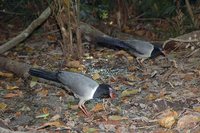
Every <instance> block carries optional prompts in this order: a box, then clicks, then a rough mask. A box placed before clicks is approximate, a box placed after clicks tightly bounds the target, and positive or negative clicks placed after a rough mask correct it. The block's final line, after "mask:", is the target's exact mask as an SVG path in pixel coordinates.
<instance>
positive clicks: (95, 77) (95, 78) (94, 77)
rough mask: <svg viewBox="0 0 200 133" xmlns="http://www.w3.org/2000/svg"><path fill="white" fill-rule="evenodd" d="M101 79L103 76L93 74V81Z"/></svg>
mask: <svg viewBox="0 0 200 133" xmlns="http://www.w3.org/2000/svg"><path fill="white" fill-rule="evenodd" d="M100 77H101V76H100V75H99V73H95V74H93V76H92V79H94V80H97V79H99V78H100Z"/></svg>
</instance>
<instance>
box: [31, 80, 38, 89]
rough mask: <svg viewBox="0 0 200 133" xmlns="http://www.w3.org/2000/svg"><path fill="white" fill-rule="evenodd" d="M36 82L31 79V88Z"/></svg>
mask: <svg viewBox="0 0 200 133" xmlns="http://www.w3.org/2000/svg"><path fill="white" fill-rule="evenodd" d="M36 84H37V81H33V80H31V82H30V87H31V88H32V87H34V86H35V85H36Z"/></svg>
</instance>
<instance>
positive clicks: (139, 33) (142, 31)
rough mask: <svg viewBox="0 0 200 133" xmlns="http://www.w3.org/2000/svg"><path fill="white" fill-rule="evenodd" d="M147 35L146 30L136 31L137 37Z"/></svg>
mask: <svg viewBox="0 0 200 133" xmlns="http://www.w3.org/2000/svg"><path fill="white" fill-rule="evenodd" d="M145 33H146V30H142V29H141V30H137V31H135V34H137V35H139V36H144V35H145Z"/></svg>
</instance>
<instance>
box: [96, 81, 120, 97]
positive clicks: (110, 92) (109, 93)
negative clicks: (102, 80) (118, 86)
mask: <svg viewBox="0 0 200 133" xmlns="http://www.w3.org/2000/svg"><path fill="white" fill-rule="evenodd" d="M116 96H117V95H116V91H115V90H114V89H113V88H112V87H111V86H110V85H108V84H100V85H99V86H98V88H97V89H96V92H95V93H94V96H93V98H112V99H113V98H115V97H116Z"/></svg>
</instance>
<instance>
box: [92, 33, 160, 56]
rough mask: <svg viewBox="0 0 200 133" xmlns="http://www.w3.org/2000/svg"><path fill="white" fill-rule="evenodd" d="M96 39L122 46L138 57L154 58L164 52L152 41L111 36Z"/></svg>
mask: <svg viewBox="0 0 200 133" xmlns="http://www.w3.org/2000/svg"><path fill="white" fill-rule="evenodd" d="M95 41H96V43H97V44H99V45H103V46H107V47H118V48H122V49H124V50H126V51H128V52H129V53H131V54H133V55H134V56H136V57H137V58H143V59H146V58H154V57H156V56H158V55H161V54H163V51H162V49H161V48H160V47H157V46H155V45H153V44H151V43H150V42H147V41H142V40H136V39H131V40H120V39H117V38H111V37H96V38H95Z"/></svg>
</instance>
